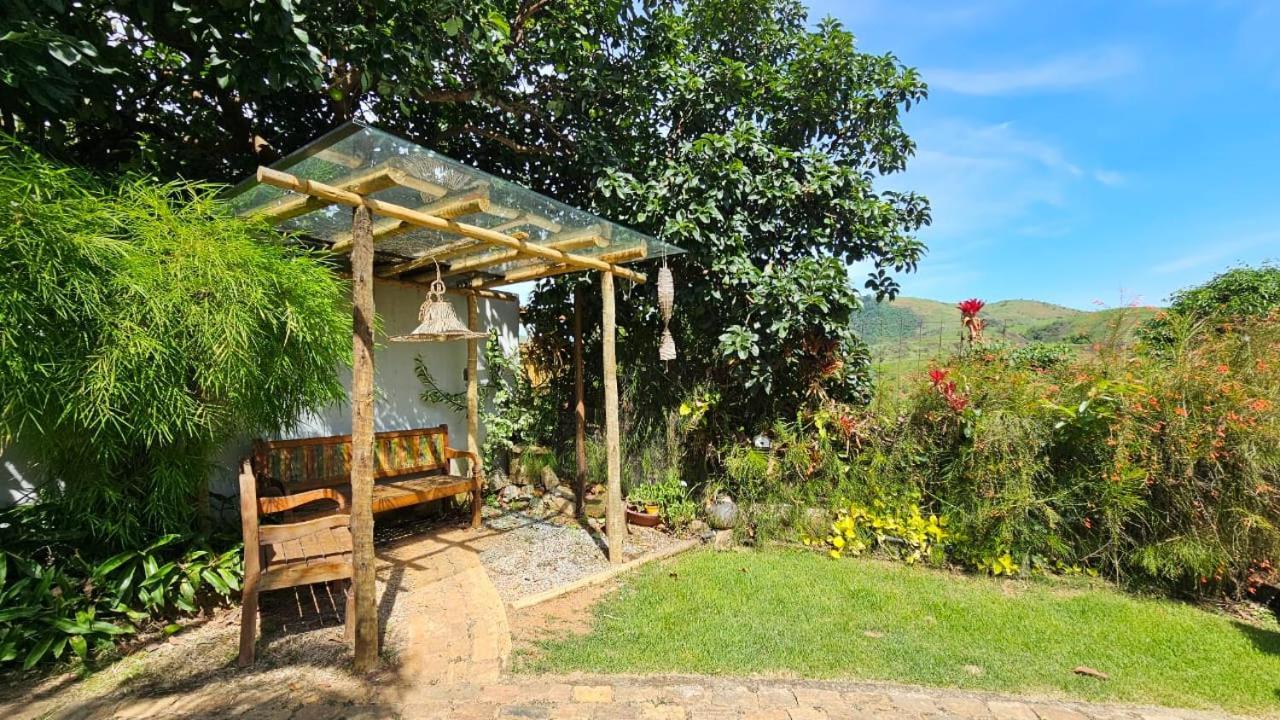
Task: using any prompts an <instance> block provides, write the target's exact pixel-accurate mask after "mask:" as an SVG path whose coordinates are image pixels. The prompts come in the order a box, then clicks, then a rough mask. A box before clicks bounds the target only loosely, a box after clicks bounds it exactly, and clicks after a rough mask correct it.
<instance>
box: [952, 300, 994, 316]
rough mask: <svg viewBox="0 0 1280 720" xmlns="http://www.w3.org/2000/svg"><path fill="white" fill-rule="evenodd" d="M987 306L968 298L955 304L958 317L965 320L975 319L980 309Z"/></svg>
mask: <svg viewBox="0 0 1280 720" xmlns="http://www.w3.org/2000/svg"><path fill="white" fill-rule="evenodd" d="M986 306H987V304H986V303H985V302H983V301H981V300H979V299H978V298H969V299H968V300H961V301H960V302H959V303H956V308H957V309H959V310H960V315H961V316H962V317H965V318H972V317H977V316H978V313H980V312H982V308H984V307H986Z"/></svg>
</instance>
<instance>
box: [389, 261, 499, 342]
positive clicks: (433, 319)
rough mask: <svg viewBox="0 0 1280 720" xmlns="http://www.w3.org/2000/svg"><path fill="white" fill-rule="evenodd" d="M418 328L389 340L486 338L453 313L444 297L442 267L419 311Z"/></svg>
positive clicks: (451, 307) (429, 340)
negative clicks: (441, 277) (441, 276)
mask: <svg viewBox="0 0 1280 720" xmlns="http://www.w3.org/2000/svg"><path fill="white" fill-rule="evenodd" d="M418 321H419V322H418V327H416V328H414V329H413V332H411V333H409V334H408V335H396V336H394V337H391V338H388V339H389V340H391V341H392V342H445V341H448V340H478V339H480V338H482V337H485V334H484V333H482V332H476V331H473V330H471V329H469V328H467V326H466V325H464V324H463V323H462V321H461V320H459V319H458V316H457V314H455V313H454V312H453V304H452V303H450V302H449V301H448V300H446V299H445V297H444V281H443V280H441V279H440V265H439V264H437V265H436V279H435V280H433V281H431V286H430V287H429V288H427V299H426V301H424V302H423V303H422V307H421V308H419V309H418Z"/></svg>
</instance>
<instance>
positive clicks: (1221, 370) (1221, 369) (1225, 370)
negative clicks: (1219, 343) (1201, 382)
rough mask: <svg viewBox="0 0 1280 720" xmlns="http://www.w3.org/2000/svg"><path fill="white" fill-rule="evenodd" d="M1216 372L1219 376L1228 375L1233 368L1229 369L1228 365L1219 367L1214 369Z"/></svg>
mask: <svg viewBox="0 0 1280 720" xmlns="http://www.w3.org/2000/svg"><path fill="white" fill-rule="evenodd" d="M1214 370H1217V371H1218V374H1219V375H1226V374H1227V373H1229V372H1231V368H1230V367H1227V366H1226V365H1219V366H1218V367H1216V368H1214Z"/></svg>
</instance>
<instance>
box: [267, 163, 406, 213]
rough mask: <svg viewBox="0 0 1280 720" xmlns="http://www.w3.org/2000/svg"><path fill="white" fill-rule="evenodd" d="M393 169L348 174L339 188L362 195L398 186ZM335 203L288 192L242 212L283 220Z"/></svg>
mask: <svg viewBox="0 0 1280 720" xmlns="http://www.w3.org/2000/svg"><path fill="white" fill-rule="evenodd" d="M397 184H398V183H397V182H396V179H395V177H394V176H393V172H392V168H390V167H388V166H386V165H377V166H375V167H372V168H369V169H368V170H366V171H364V172H362V173H358V174H355V175H347V176H344V177H342V178H340V179H339V180H338V181H337V185H336V187H337V188H338V189H340V190H343V191H346V192H353V193H356V194H359V195H366V194H368V193H373V192H378V191H379V190H386V189H387V188H389V187H393V186H395V185H397ZM332 204H333V202H332V201H329V200H325V199H323V198H320V197H316V196H314V195H307V194H302V195H289V196H285V197H282V198H277V199H276V200H273V201H271V202H268V203H265V204H263V205H258V206H257V207H253V208H250V209H248V210H246V211H245V212H244V213H242V214H243V215H248V216H254V217H262V218H265V219H267V220H269V221H271V222H273V223H278V222H283V221H285V220H289V219H291V218H296V217H298V216H300V215H306V214H307V213H309V212H311V211H313V210H319V209H321V208H323V207H327V206H329V205H332Z"/></svg>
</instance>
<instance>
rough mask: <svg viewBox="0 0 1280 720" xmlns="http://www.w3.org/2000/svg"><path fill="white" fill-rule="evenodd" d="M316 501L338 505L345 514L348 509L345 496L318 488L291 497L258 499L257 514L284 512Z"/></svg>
mask: <svg viewBox="0 0 1280 720" xmlns="http://www.w3.org/2000/svg"><path fill="white" fill-rule="evenodd" d="M317 500H332V501H334V502H336V503H338V511H339V512H347V511H348V509H349V503H348V501H347V496H346V495H344V494H342V493H341V492H338V491H337V490H335V489H333V488H318V489H316V490H308V491H306V492H300V493H294V494H293V495H280V496H278V497H264V498H259V499H258V512H260V513H261V514H263V515H269V514H271V513H278V512H284V511H285V510H292V509H294V508H296V507H301V506H303V505H306V504H307V503H313V502H316V501H317Z"/></svg>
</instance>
